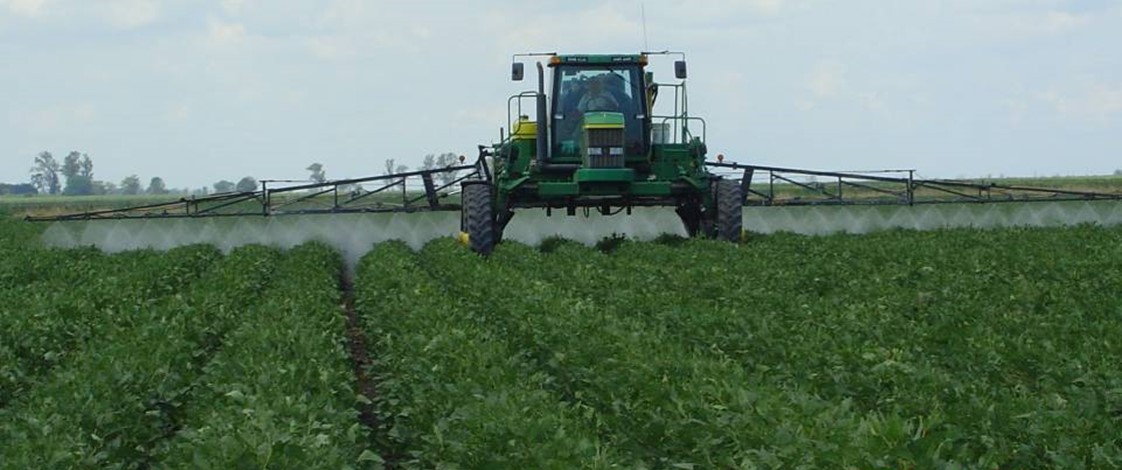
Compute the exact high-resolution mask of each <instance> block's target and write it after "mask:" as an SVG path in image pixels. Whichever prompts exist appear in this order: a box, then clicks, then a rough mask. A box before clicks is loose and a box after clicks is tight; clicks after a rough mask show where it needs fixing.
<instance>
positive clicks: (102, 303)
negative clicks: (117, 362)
mask: <svg viewBox="0 0 1122 470" xmlns="http://www.w3.org/2000/svg"><path fill="white" fill-rule="evenodd" d="M218 257H219V253H218V251H217V250H216V249H214V248H211V247H200V246H194V247H185V248H178V249H175V250H172V251H171V252H169V253H166V254H161V253H157V252H153V251H139V252H131V253H124V254H120V255H116V256H107V255H104V254H100V253H98V252H93V251H90V250H40V251H30V252H24V253H19V254H15V253H13V255H12V257H11V258H9V259H7V260H5V262H6V263H11V264H16V263H19V262H20V260H26V261H27V262H28V263H29V264H35V263H36V260H38V261H41V260H42V259H43V258H50V259H52V260H54V262H55V263H56V264H55V265H54V266H53V268H52V269H51V272H57V273H58V274H57V275H48V276H43V277H42V278H41V279H39V280H35V281H30V282H26V283H22V284H19V285H14V286H8V287H7V288H6V289H3V290H0V305H2V307H0V406H4V405H5V404H6V403H8V402H9V401H11V400H12V399H13V398H15V397H18V396H20V395H22V394H24V393H25V392H26V390H27V389H28V388H29V387H32V386H33V385H34V384H35V383H36V382H37V381H38V380H39V379H40V378H41V377H42V376H43V375H44V374H45V373H46V372H47V371H49V370H50V369H51V368H53V367H55V366H57V365H59V364H62V363H64V362H65V361H67V360H68V358H69V357H70V356H71V355H73V354H75V353H80V351H81V350H82V349H83V347H84V345H85V344H86V343H87V342H88V341H90V340H91V339H93V338H98V337H102V336H104V335H106V334H109V332H110V330H112V329H113V328H117V327H120V326H122V325H128V324H129V323H130V322H132V321H133V320H134V315H135V314H136V312H137V311H139V310H142V309H145V308H147V307H148V306H150V305H152V304H154V303H155V302H157V301H159V300H160V299H163V298H165V297H167V296H170V295H172V294H173V293H174V292H176V291H178V290H180V289H183V288H184V287H185V286H187V285H188V284H190V283H191V282H192V281H193V280H195V279H196V278H197V277H198V276H200V275H202V274H203V273H204V272H205V271H206V270H207V269H208V267H209V266H210V265H211V263H213V261H214V260H215V259H216V258H218Z"/></svg>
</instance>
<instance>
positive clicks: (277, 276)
mask: <svg viewBox="0 0 1122 470" xmlns="http://www.w3.org/2000/svg"><path fill="white" fill-rule="evenodd" d="M340 269H341V260H340V258H339V255H338V254H336V253H335V252H333V251H331V250H330V249H329V248H327V247H325V246H323V245H303V246H300V247H297V248H294V249H293V250H291V251H289V252H288V253H286V254H285V255H284V257H283V259H282V260H281V261H280V263H279V264H278V265H277V266H276V267H275V269H274V270H273V276H274V281H273V285H272V286H271V287H270V289H269V290H268V291H267V292H265V293H264V295H263V296H262V298H261V300H260V301H259V302H258V303H255V304H253V305H250V306H248V307H247V308H245V309H244V310H243V311H242V312H240V313H239V321H240V325H238V326H237V327H236V328H235V329H234V330H233V331H231V332H230V334H229V335H228V336H227V337H226V338H225V339H224V340H223V346H222V348H221V349H220V350H219V351H218V352H217V353H216V354H215V355H214V358H213V359H212V360H211V361H210V362H209V363H207V364H206V366H204V368H203V376H202V378H201V379H200V380H199V381H198V382H197V383H196V387H197V390H196V391H195V392H193V393H194V397H192V400H191V401H190V402H189V403H187V405H186V406H185V407H184V409H183V415H184V416H185V417H184V418H183V420H182V424H181V425H182V428H181V429H180V430H179V431H178V433H177V434H176V436H175V437H174V438H172V439H170V440H169V441H167V442H165V443H164V444H163V445H161V448H160V450H159V451H158V452H157V456H156V460H158V461H159V462H160V463H161V465H162V466H167V467H171V468H185V467H192V466H193V467H200V466H201V467H205V468H238V467H246V466H250V467H253V468H301V469H302V468H346V467H347V466H350V465H357V464H359V463H360V459H361V458H365V457H363V455H362V451H363V447H362V446H361V445H360V441H361V439H362V438H364V437H365V436H366V431H365V430H364V429H363V428H362V427H361V425H359V423H358V421H357V412H356V411H355V407H354V405H355V393H354V392H353V391H352V390H351V388H350V384H351V383H352V382H353V378H352V374H351V370H350V367H349V364H348V358H347V353H346V351H345V350H344V349H343V343H344V324H343V317H342V315H340V312H339V307H338V300H339V290H338V285H337V280H338V276H339V272H340Z"/></svg>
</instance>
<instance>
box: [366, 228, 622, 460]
mask: <svg viewBox="0 0 1122 470" xmlns="http://www.w3.org/2000/svg"><path fill="white" fill-rule="evenodd" d="M434 249H439V250H440V251H441V254H440V255H438V256H441V257H443V258H445V259H447V260H448V261H449V262H450V263H451V262H452V260H461V259H463V258H464V257H466V258H468V260H470V261H472V262H479V261H480V260H479V258H478V257H476V256H474V255H471V254H470V253H465V252H464V251H463V250H462V249H461V248H460V247H458V246H447V245H442V246H440V247H439V248H434ZM447 274H448V275H450V276H455V277H458V274H460V272H458V271H449V272H447ZM465 274H466V273H465ZM357 279H358V292H357V295H358V302H359V304H358V305H359V309H360V311H361V313H362V315H363V317H364V320H365V324H366V331H367V333H368V337H369V338H373V339H375V341H374V343H373V345H372V348H371V354H372V355H373V356H374V357H376V358H377V359H378V361H377V363H376V367H375V370H374V372H375V373H376V375H378V376H379V377H382V379H381V380H380V381H379V382H378V385H377V389H378V401H377V402H376V403H375V404H376V407H377V410H378V415H379V421H380V423H381V429H379V435H380V440H381V446H380V448H381V451H382V454H383V455H387V456H391V457H393V458H395V460H396V461H397V462H396V463H398V464H399V465H401V466H403V467H408V468H587V467H594V468H602V467H609V466H612V463H613V462H619V460H618V456H616V455H615V454H616V453H615V452H614V451H612V449H610V448H609V447H607V446H605V445H604V443H603V442H601V440H600V439H599V437H598V436H597V435H596V434H595V432H594V431H593V428H592V427H591V423H589V422H588V421H587V420H586V419H584V418H585V417H584V410H581V409H579V408H577V407H574V406H571V405H569V404H566V403H564V402H562V401H561V400H560V398H559V397H558V396H557V395H555V394H554V393H552V392H551V391H550V390H549V380H550V378H549V377H548V376H547V375H545V374H543V373H541V372H539V371H535V370H534V367H533V363H532V361H528V360H527V359H528V358H526V357H524V356H523V355H522V353H521V351H519V350H517V349H512V348H509V347H508V345H507V344H506V343H505V341H504V340H503V338H502V336H501V335H500V334H498V332H496V331H493V330H492V329H491V328H490V327H489V326H488V325H487V324H486V323H487V322H489V321H492V318H490V317H489V316H488V315H486V314H483V313H482V312H480V311H479V310H477V309H476V308H474V306H472V305H470V304H463V303H460V302H458V301H457V297H456V296H455V295H452V294H450V293H448V292H445V291H444V290H443V288H442V287H441V283H440V282H438V281H437V280H436V279H434V278H433V277H431V276H430V275H429V274H428V273H427V272H426V270H425V269H423V268H422V266H421V265H419V264H417V260H416V257H415V256H414V254H413V253H412V252H411V251H409V249H408V248H407V247H405V246H404V245H403V244H400V243H396V242H394V243H386V244H382V245H378V246H377V247H375V249H374V251H372V252H371V253H370V254H368V255H367V256H366V257H365V258H363V260H362V262H361V264H360V266H359V270H358V278H357Z"/></svg>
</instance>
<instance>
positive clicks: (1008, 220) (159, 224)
mask: <svg viewBox="0 0 1122 470" xmlns="http://www.w3.org/2000/svg"><path fill="white" fill-rule="evenodd" d="M459 223H460V214H459V213H458V212H417V213H411V214H406V213H394V214H334V215H302V216H295V215H294V216H281V217H252V216H246V217H229V218H221V217H220V218H202V219H140V220H104V221H88V222H60V223H55V224H53V225H52V226H51V227H49V228H48V229H47V230H46V231H45V232H44V234H43V240H44V242H45V243H46V244H48V245H50V246H56V247H76V246H91V245H92V246H96V247H98V248H100V249H102V250H105V251H108V252H117V251H123V250H132V249H140V248H155V249H169V248H173V247H176V246H181V245H189V244H195V243H209V244H213V245H215V246H217V247H219V248H220V249H222V250H224V251H228V250H230V249H232V248H234V247H237V246H241V245H246V244H252V243H258V244H265V245H272V246H278V247H281V248H289V247H293V246H296V245H299V244H301V243H304V242H308V241H313V240H315V241H321V242H324V243H327V244H329V245H331V246H333V247H335V248H336V249H338V250H339V252H340V253H342V254H343V256H344V257H345V259H346V260H347V261H348V263H354V262H355V261H357V260H358V259H359V258H360V257H362V255H363V254H365V253H366V252H367V251H369V250H370V248H371V247H372V246H373V245H374V244H375V243H378V242H382V241H386V240H393V239H397V240H402V241H404V242H406V243H407V244H409V245H410V246H412V247H414V248H420V247H421V246H422V245H424V244H425V242H427V241H429V240H432V239H434V238H439V237H445V236H454V235H455V234H456V233H457V232H458V231H459ZM1083 223H1090V224H1097V225H1102V226H1113V225H1119V224H1122V203H1119V202H1115V201H1095V202H1092V201H1075V202H1037V203H998V204H939V205H918V206H842V207H838V206H834V207H825V206H822V207H806V206H803V207H794V206H792V207H746V208H745V209H744V228H745V229H746V230H749V231H753V232H758V233H774V232H784V231H785V232H794V233H800V234H806V235H824V234H829V233H835V232H848V233H868V232H873V231H877V230H886V229H892V228H905V229H915V230H934V229H941V228H954V227H976V228H997V227H1012V226H1035V227H1044V226H1066V225H1076V224H1083ZM662 234H675V235H685V231H684V229H683V227H682V224H681V222H680V221H679V219H678V216H677V215H676V214H675V213H674V211H673V210H672V209H662V208H658V209H655V208H640V209H636V210H635V211H634V213H633V214H632V215H622V214H621V215H615V216H611V217H604V216H600V215H597V214H596V213H595V212H593V213H591V214H590V215H589V216H587V217H586V216H584V215H583V214H581V215H578V216H576V217H567V216H564V215H559V214H555V215H554V216H552V217H546V215H545V211H542V210H523V211H519V212H518V214H517V215H516V216H515V217H514V219H513V220H512V221H511V223H510V225H508V226H507V228H506V231H505V233H504V236H505V238H506V239H508V240H516V241H519V242H522V243H527V244H531V245H536V244H538V243H540V242H541V241H542V240H543V239H545V238H548V237H553V236H559V237H563V238H568V239H571V240H575V241H578V242H581V243H585V244H589V245H591V244H594V243H596V242H597V241H599V240H601V239H603V238H604V237H608V236H612V235H624V236H627V237H630V238H635V239H639V240H650V239H653V238H655V237H658V236H659V235H662Z"/></svg>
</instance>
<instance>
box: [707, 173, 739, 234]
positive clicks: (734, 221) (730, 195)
mask: <svg viewBox="0 0 1122 470" xmlns="http://www.w3.org/2000/svg"><path fill="white" fill-rule="evenodd" d="M715 183H716V185H717V190H716V191H715V193H716V194H715V198H716V201H715V202H716V205H717V220H716V227H714V228H715V229H716V230H715V232H716V234H715V235H716V238H717V239H718V240H725V241H730V242H733V243H737V242H739V241H740V232H741V230H742V229H743V226H744V210H743V209H744V196H743V194H742V193H741V192H740V183H738V182H736V181H733V180H724V179H721V180H717V181H715Z"/></svg>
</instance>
